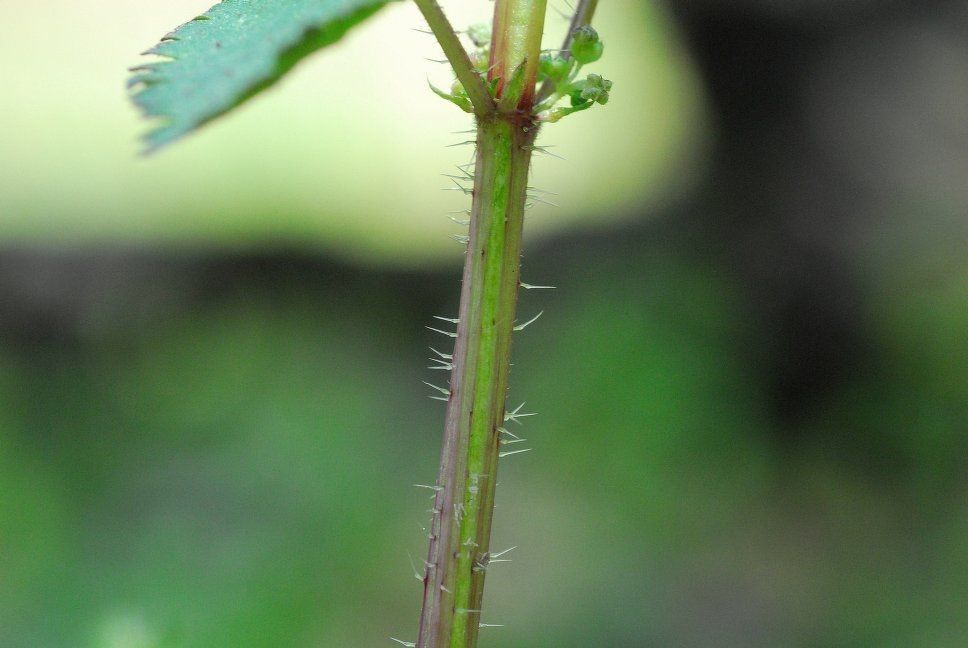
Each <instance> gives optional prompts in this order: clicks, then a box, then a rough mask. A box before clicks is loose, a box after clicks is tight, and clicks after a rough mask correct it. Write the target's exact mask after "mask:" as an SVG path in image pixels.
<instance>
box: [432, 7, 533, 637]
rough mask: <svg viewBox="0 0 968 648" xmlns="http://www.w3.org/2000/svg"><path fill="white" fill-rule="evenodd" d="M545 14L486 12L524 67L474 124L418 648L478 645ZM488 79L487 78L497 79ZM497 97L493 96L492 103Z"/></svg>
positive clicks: (508, 55)
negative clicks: (516, 86)
mask: <svg viewBox="0 0 968 648" xmlns="http://www.w3.org/2000/svg"><path fill="white" fill-rule="evenodd" d="M544 14H545V0H498V1H497V3H496V5H495V22H494V39H495V40H494V44H492V52H493V48H495V47H499V48H500V51H501V52H503V53H502V54H499V56H500V59H499V61H498V63H499V69H500V70H510V71H513V70H516V69H518V67H520V66H521V65H522V64H526V66H525V73H524V74H525V79H526V81H525V85H524V89H523V91H522V94H521V97H522V98H521V100H520V102H514V103H516V104H517V105H515V106H510V107H508V108H509V109H508V110H502V111H500V112H493V113H490V114H481V113H478V115H477V157H476V166H475V171H474V191H473V206H472V209H471V223H470V240H469V242H468V247H467V254H466V259H465V264H464V275H463V287H462V290H461V301H460V313H459V322H458V325H457V339H456V343H455V345H454V353H453V360H452V365H453V368H452V372H451V383H450V395H449V398H448V403H447V416H446V424H445V429H444V442H443V449H442V451H441V459H440V472H439V475H438V478H437V495H436V497H435V500H434V508H433V520H432V522H431V528H430V534H429V535H430V548H429V551H428V555H427V562H426V565H427V569H426V572H425V576H424V597H423V607H422V609H421V615H420V631H419V634H418V638H417V642H416V645H417V647H418V648H473V647H474V646H476V645H477V635H478V629H479V627H480V623H481V605H482V600H483V594H484V579H485V575H486V573H487V567H488V563H489V559H490V537H491V520H492V518H493V513H494V491H495V486H496V483H497V468H498V459H499V455H500V448H501V438H500V437H501V428H502V427H503V425H504V420H505V404H506V403H505V401H506V394H507V387H508V373H509V368H510V364H509V357H510V351H511V335H512V333H513V330H514V316H515V306H516V302H517V295H518V287H519V269H520V256H521V235H522V227H523V223H524V207H525V201H526V199H527V185H528V169H529V166H530V163H531V152H532V150H533V145H534V137H535V135H536V134H537V128H536V127H535V124H534V123H533V121H532V118H531V108H532V104H531V102H532V101H533V96H534V85H535V80H534V79H535V74H534V73H531V74H530V76H528V69H529V68H530V64H531V62H532V61H533V62H534V64H535V65H536V64H537V61H538V56H539V54H540V47H541V42H540V39H541V30H542V27H543V24H544ZM492 56H493V54H492ZM494 69H498V68H497V67H495V68H494ZM494 69H492V74H497V73H496V72H495V71H494ZM502 74H503V72H502ZM493 78H500V77H493ZM513 91H515V92H516V91H517V90H513ZM501 92H502V90H501V89H500V87H499V89H498V97H497V98H498V100H500V98H501ZM501 106H502V108H504V107H505V104H504V103H501Z"/></svg>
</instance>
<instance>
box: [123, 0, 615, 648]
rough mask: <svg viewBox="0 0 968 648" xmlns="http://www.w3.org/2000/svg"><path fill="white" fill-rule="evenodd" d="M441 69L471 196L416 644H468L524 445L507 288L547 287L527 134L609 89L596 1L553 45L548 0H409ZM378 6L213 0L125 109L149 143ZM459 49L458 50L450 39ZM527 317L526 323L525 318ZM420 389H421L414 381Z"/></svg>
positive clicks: (361, 0) (379, 1) (379, 2)
mask: <svg viewBox="0 0 968 648" xmlns="http://www.w3.org/2000/svg"><path fill="white" fill-rule="evenodd" d="M415 2H416V4H417V6H418V7H419V9H420V11H421V13H422V14H423V16H424V18H425V19H426V21H427V24H428V26H429V27H430V32H431V33H432V34H433V35H434V36H435V37H436V39H437V41H438V43H439V44H440V47H441V48H442V49H443V52H444V54H445V56H446V58H447V61H448V62H449V63H450V66H451V67H452V69H453V72H454V76H455V77H456V79H455V81H454V83H453V86H452V87H451V88H449V89H447V90H441V89H439V88H434V87H433V86H431V87H432V89H433V91H434V92H435V93H436V94H437V95H439V96H440V97H442V98H444V99H446V100H447V101H450V102H452V103H454V104H455V105H457V106H458V107H459V108H460V109H461V110H464V111H465V112H467V113H470V114H472V115H473V117H474V122H475V130H474V132H475V133H476V138H475V139H474V140H473V143H474V144H475V145H476V153H475V157H474V161H473V162H472V163H470V164H468V165H466V166H464V167H461V173H460V174H459V175H456V176H455V177H454V180H455V181H456V182H457V184H458V186H459V187H460V188H461V189H462V190H464V191H465V192H466V193H468V194H469V195H470V196H471V197H472V205H471V208H470V210H468V214H469V220H468V221H466V223H464V224H466V225H467V227H468V233H467V235H466V237H461V241H462V242H464V243H465V244H466V247H467V249H466V255H465V264H464V272H463V284H462V290H461V296H460V312H459V314H458V317H456V318H453V319H451V318H438V319H443V320H446V321H447V322H448V323H451V324H453V325H455V326H456V331H445V330H443V329H436V328H434V329H433V330H436V331H438V332H440V333H443V334H444V335H446V336H449V337H450V338H453V339H454V346H453V350H452V352H451V353H444V352H442V351H437V350H434V351H433V352H434V354H435V356H436V357H435V358H433V362H434V367H433V368H434V369H441V370H445V371H448V372H449V373H450V384H449V386H448V387H434V386H433V385H431V386H432V387H434V388H435V389H436V390H437V392H439V393H436V394H435V397H436V398H438V399H439V400H443V401H446V403H447V412H446V420H445V426H444V438H443V448H442V451H441V456H440V470H439V474H438V477H437V481H436V483H435V484H434V485H433V486H430V488H431V489H432V490H433V491H434V505H433V509H432V520H431V522H430V526H429V527H428V536H429V539H430V543H429V544H430V546H429V550H428V552H427V559H426V561H424V569H423V570H422V574H420V573H418V574H417V576H418V578H419V579H420V580H422V581H423V584H424V592H423V605H422V608H421V613H420V626H419V631H418V635H417V639H416V641H415V642H410V641H403V640H400V639H394V641H396V642H398V643H401V644H404V645H408V646H417V647H420V648H442V647H444V646H450V647H451V648H465V647H470V646H475V645H476V644H477V636H478V631H479V629H480V628H481V627H487V625H488V624H485V623H482V622H481V605H482V598H483V594H484V580H485V576H486V574H487V569H488V565H489V564H491V563H493V562H495V561H498V560H504V559H502V558H500V555H501V554H502V553H504V552H500V553H499V552H492V551H491V550H490V536H491V520H492V518H493V513H494V491H495V486H496V480H497V468H498V461H499V459H501V458H502V457H506V456H509V455H512V454H516V453H519V452H525V451H526V449H523V448H519V446H518V445H516V444H518V443H519V442H522V441H524V439H521V438H519V437H518V436H516V435H515V434H514V433H513V432H511V430H509V429H508V426H509V424H517V423H520V419H521V418H523V417H525V416H529V415H530V414H528V413H524V412H522V411H521V408H520V407H518V408H516V409H513V410H511V411H507V410H506V408H505V405H506V400H507V398H506V397H507V389H508V372H509V366H510V365H509V355H510V349H511V336H512V333H513V332H514V331H518V330H521V329H523V328H524V327H525V326H527V325H528V324H530V323H531V322H525V323H523V324H516V323H515V305H516V302H517V296H518V292H519V289H521V288H523V289H538V288H550V286H534V285H529V284H526V283H522V282H521V281H520V279H519V270H520V256H521V234H522V225H523V222H524V212H525V209H526V207H527V206H528V205H529V204H531V203H532V202H534V201H536V200H540V193H539V192H536V190H534V189H532V188H530V187H529V186H528V173H529V169H530V166H531V158H532V155H533V154H534V153H535V152H540V151H542V149H541V148H540V147H537V146H536V145H535V140H536V138H537V136H538V133H539V132H540V129H541V126H542V125H543V124H545V123H550V122H556V121H558V120H560V119H562V118H563V117H566V116H567V115H570V114H571V113H575V112H579V111H582V110H587V109H588V108H591V107H592V106H594V105H595V104H605V103H607V102H608V99H609V91H610V90H611V86H612V84H611V82H610V81H608V80H607V79H605V78H604V77H602V76H601V75H598V74H587V75H585V76H581V70H582V68H583V66H584V65H586V64H589V63H594V62H595V61H597V60H598V59H599V58H600V57H601V56H602V49H603V47H602V41H601V40H600V39H599V36H598V34H597V33H596V31H595V29H594V28H593V27H591V24H590V23H591V21H592V17H593V15H594V13H595V8H596V5H597V4H598V3H597V0H580V1H579V2H578V4H577V7H576V9H575V11H574V15H573V16H572V18H571V24H570V26H569V29H568V33H567V36H566V39H565V42H564V44H563V46H562V47H561V49H553V50H542V43H541V39H542V34H543V31H544V24H545V13H546V8H547V7H546V5H547V0H496V1H495V2H494V18H493V21H492V22H491V24H482V25H474V26H472V27H470V28H469V29H467V30H466V31H464V32H462V33H458V32H456V31H455V30H454V29H453V28H452V27H451V24H450V22H449V21H448V19H447V17H446V16H445V15H444V12H443V11H442V9H441V8H440V6H439V5H438V4H437V2H435V1H434V0H415ZM386 4H387V1H386V0H224V1H223V2H221V3H220V4H217V5H216V6H214V7H212V8H211V9H210V10H209V11H208V12H207V13H206V14H205V15H203V16H199V17H197V18H195V19H194V20H192V21H191V22H189V23H187V24H185V25H183V26H181V27H179V28H178V29H176V30H175V31H173V32H171V33H170V34H168V35H167V36H165V37H164V38H163V39H162V40H161V42H160V43H159V44H158V45H156V46H155V47H153V48H152V49H150V50H148V52H146V53H147V54H151V55H156V56H159V57H162V59H163V60H158V61H154V62H151V63H148V64H145V65H141V66H138V67H135V68H133V69H132V72H133V75H132V77H131V78H130V81H129V84H130V87H131V88H132V97H133V100H134V102H135V103H136V104H137V105H138V106H139V107H140V108H141V109H142V110H143V111H144V113H145V114H146V115H148V116H150V117H157V118H160V119H161V120H162V121H161V123H160V125H159V126H158V127H157V128H155V129H154V130H152V131H150V132H149V133H148V134H147V135H146V136H145V142H146V144H147V149H148V151H154V150H157V149H159V148H161V147H163V146H165V145H167V144H170V143H171V142H173V141H174V140H176V139H178V138H180V137H182V136H183V135H186V134H187V133H190V132H192V131H193V130H195V129H197V128H198V127H200V126H202V125H203V124H205V123H206V122H208V121H210V120H212V119H214V118H216V117H218V116H220V115H222V114H224V113H226V112H228V111H230V110H231V109H233V108H235V107H236V106H238V105H240V104H241V103H243V102H244V101H246V100H247V99H249V98H251V97H252V96H254V95H256V94H258V93H259V92H260V91H262V90H264V89H266V88H268V87H269V86H271V85H273V84H274V83H275V82H276V81H278V80H279V79H280V78H281V77H282V76H283V75H285V74H286V73H287V72H288V71H289V70H290V69H292V67H293V66H294V65H295V64H296V63H297V62H298V61H299V60H300V59H302V58H304V57H306V56H307V55H309V54H311V53H313V52H315V51H317V50H319V49H321V48H323V47H325V46H327V45H330V44H332V43H335V42H336V41H338V40H339V39H340V38H341V37H342V36H343V35H344V34H345V33H346V32H347V30H349V29H351V28H352V27H355V26H356V25H357V24H359V23H361V22H363V21H364V20H366V19H367V18H369V17H370V16H372V15H373V14H374V13H375V12H376V11H378V10H379V9H380V8H382V7H383V6H384V5H386ZM462 35H463V36H464V37H466V40H467V43H468V45H469V46H470V50H468V49H465V45H464V44H463V43H462V41H461V36H462ZM531 321H534V320H531ZM428 384H429V383H428Z"/></svg>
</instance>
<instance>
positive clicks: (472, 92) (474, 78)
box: [415, 0, 495, 117]
mask: <svg viewBox="0 0 968 648" xmlns="http://www.w3.org/2000/svg"><path fill="white" fill-rule="evenodd" d="M415 2H416V3H417V8H419V9H420V13H422V14H423V16H424V20H426V21H427V25H429V26H430V31H432V32H433V33H434V38H436V39H437V42H438V43H439V44H440V47H441V49H443V50H444V55H445V56H446V57H447V60H448V62H450V66H451V67H452V68H453V69H454V74H455V75H456V76H457V80H458V81H460V82H461V85H463V86H464V90H465V91H466V92H467V96H468V98H470V100H471V105H473V106H474V113H475V114H476V115H477V116H478V117H482V116H486V115H489V114H491V113H493V112H494V108H495V104H494V99H492V98H491V95H490V93H489V92H488V91H487V87H486V86H485V85H484V82H483V81H482V80H481V77H480V75H479V74H478V73H477V71H476V70H475V69H474V65H473V64H472V63H471V59H470V57H469V56H468V55H467V50H465V49H464V46H463V45H461V44H460V39H459V38H457V33H456V32H454V28H453V27H452V26H451V24H450V21H449V20H448V19H447V16H446V15H444V11H443V9H441V8H440V5H439V4H437V0H415Z"/></svg>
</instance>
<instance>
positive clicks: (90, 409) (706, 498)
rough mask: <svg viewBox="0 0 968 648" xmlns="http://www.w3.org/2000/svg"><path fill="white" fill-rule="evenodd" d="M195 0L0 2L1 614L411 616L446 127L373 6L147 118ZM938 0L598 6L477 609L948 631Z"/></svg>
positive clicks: (514, 638)
mask: <svg viewBox="0 0 968 648" xmlns="http://www.w3.org/2000/svg"><path fill="white" fill-rule="evenodd" d="M210 2H211V0H170V1H169V2H156V1H149V0H137V1H131V0H128V1H126V2H122V1H121V0H100V1H99V2H96V3H87V4H84V5H83V6H81V5H78V4H77V3H75V2H68V1H67V0H45V1H44V2H38V3H21V2H16V3H15V2H13V1H12V0H0V24H3V25H5V26H6V27H7V29H6V30H5V34H4V37H3V39H0V71H2V75H0V76H2V78H3V81H2V89H0V97H2V99H3V100H2V101H0V645H2V646H5V647H11V648H15V647H16V648H19V647H25V648H27V647H29V648H33V647H62V646H63V647H75V646H91V647H95V648H162V647H165V648H167V647H181V646H186V647H188V646H190V647H196V646H197V647H212V646H233V647H235V646H240V647H241V646H252V647H262V646H265V647H269V646H272V647H277V646H293V647H304V646H306V647H326V648H328V647H336V646H339V647H343V646H352V647H366V648H369V647H377V646H390V645H396V644H393V643H392V642H391V641H390V639H389V637H390V636H394V637H399V638H402V639H411V638H412V637H413V636H414V635H415V633H416V617H417V611H418V606H419V599H420V584H419V583H418V582H417V581H416V580H415V579H414V578H413V574H412V568H411V558H410V557H409V556H412V557H413V559H414V560H415V561H419V560H420V558H421V556H422V554H423V553H424V551H425V542H426V538H425V535H424V532H423V531H422V530H421V525H422V524H423V523H424V521H425V518H426V517H427V514H426V509H427V505H428V500H427V499H426V492H424V491H421V490H419V489H417V488H412V487H411V485H412V484H415V483H421V482H422V483H428V482H432V481H433V479H434V475H435V471H436V462H437V458H438V452H439V444H440V435H441V426H442V414H443V411H442V407H441V406H440V403H437V402H435V401H432V400H428V399H427V398H426V397H425V396H426V395H427V391H428V390H427V389H426V388H425V387H424V386H423V385H422V384H421V380H432V379H433V378H434V377H436V378H440V377H439V376H434V375H433V374H434V373H436V372H431V371H428V370H426V369H425V368H424V367H425V365H426V364H427V363H426V362H425V357H426V356H427V353H428V351H427V347H428V346H430V345H435V346H439V345H440V344H441V343H442V342H441V339H439V338H438V337H436V336H435V335H434V334H433V333H431V332H430V331H428V330H426V329H425V328H424V327H425V326H426V325H428V324H431V317H432V316H433V315H452V314H453V313H454V312H455V309H456V302H457V296H458V291H459V268H460V263H461V256H462V255H461V249H460V246H459V245H458V244H456V243H455V242H454V241H453V240H452V239H451V238H450V237H451V235H452V234H457V233H460V228H459V227H458V226H456V225H455V224H454V223H452V222H451V221H449V220H447V218H446V216H445V212H447V211H450V210H455V209H462V208H464V207H465V206H466V205H465V204H464V201H465V197H464V196H463V195H460V194H459V193H457V192H446V191H440V189H441V188H443V187H446V186H447V180H446V179H445V178H442V177H441V176H440V174H441V173H447V172H449V171H448V170H449V169H452V167H453V165H454V164H460V163H462V162H464V161H466V160H467V159H468V156H469V155H470V151H469V149H468V148H466V147H459V146H458V147H448V145H449V144H454V143H457V142H460V141H462V140H463V139H466V137H467V136H466V135H462V134H459V133H458V131H461V130H466V129H467V128H468V127H469V124H468V122H467V120H466V118H465V116H464V115H463V114H461V113H460V112H459V111H456V110H454V109H453V107H452V106H449V105H447V104H444V103H443V102H440V101H439V100H436V99H435V98H434V97H433V96H432V95H431V94H430V93H429V91H428V90H426V86H425V81H426V78H427V77H430V78H431V79H433V80H435V81H437V82H438V83H439V84H444V83H446V82H447V73H446V70H443V69H441V66H439V65H435V64H433V63H430V62H428V61H426V60H425V59H426V58H438V57H439V54H438V53H437V52H436V51H435V46H434V45H433V43H432V42H430V41H429V38H428V37H427V36H425V35H423V34H421V33H419V32H417V31H414V30H413V28H417V27H420V20H419V15H418V14H417V12H416V11H415V10H414V8H413V7H412V6H410V5H409V4H396V5H393V6H391V7H390V8H388V9H386V10H385V11H384V12H383V14H382V15H381V16H380V17H379V18H378V19H376V21H375V23H374V24H372V25H369V26H364V27H363V28H360V29H359V30H357V31H356V32H354V33H352V34H351V35H350V36H349V38H348V39H347V40H346V41H344V42H343V43H341V44H340V45H339V46H337V47H335V48H334V49H332V50H331V51H329V52H327V53H325V54H324V55H321V56H318V57H316V58H313V59H311V60H309V61H307V62H305V63H304V64H302V65H301V66H300V67H299V68H297V70H296V71H294V73H293V74H292V75H291V76H290V77H288V78H287V79H286V80H285V81H284V82H283V83H282V84H281V85H280V86H279V87H277V88H275V89H273V90H272V91H271V92H270V93H268V94H266V95H265V96H263V97H260V98H258V99H257V100H255V101H253V102H252V103H250V104H248V105H246V106H245V107H244V108H243V109H241V110H240V111H238V113H237V114H234V115H232V116H231V117H229V118H226V119H224V120H220V121H218V122H217V123H215V124H212V125H211V126H210V127H208V128H207V129H206V130H205V131H204V132H202V133H199V134H198V135H197V136H195V137H193V138H191V139H189V140H187V141H185V142H183V143H180V144H178V145H176V146H175V147H173V148H171V149H170V150H166V151H165V152H163V153H162V154H159V155H157V156H155V157H152V158H148V159H145V158H139V157H138V155H137V154H138V145H137V141H136V138H137V135H138V134H139V133H140V132H143V131H144V130H145V128H146V127H147V126H146V124H145V123H144V122H142V121H141V120H140V119H139V117H138V115H137V114H136V112H135V110H134V109H133V108H131V106H130V105H129V104H128V103H127V101H126V98H125V94H124V89H123V83H124V77H125V68H126V67H128V66H130V65H134V64H136V63H137V62H138V57H137V53H138V52H139V51H142V50H144V49H146V48H147V47H148V46H150V45H151V44H153V43H154V42H155V41H156V40H157V39H158V38H159V37H160V36H161V35H162V34H164V33H165V32H166V31H168V30H169V29H170V28H171V27H173V26H175V25H177V24H179V23H181V22H184V21H185V20H186V19H189V18H191V17H192V16H194V15H196V14H198V13H200V12H202V11H204V10H205V9H206V8H207V7H208V5H209V4H210ZM552 4H555V5H557V6H558V8H559V9H562V10H566V9H567V7H566V6H565V4H564V3H560V2H559V3H556V2H554V1H553V2H552ZM445 6H446V8H447V9H448V10H449V11H451V12H452V14H453V15H454V16H455V22H457V23H458V24H466V23H467V22H470V21H474V20H479V19H484V18H486V17H487V14H488V11H489V9H490V5H489V4H488V3H486V2H483V1H481V2H476V1H475V2H466V3H457V2H450V3H446V4H445ZM965 7H966V5H965V4H964V2H961V1H920V2H914V1H913V0H912V1H906V0H891V1H885V0H881V1H876V2H875V1H870V0H843V1H841V2H832V1H823V0H786V1H785V2H772V1H767V0H741V1H732V2H722V1H718V0H683V1H680V2H668V3H662V2H648V3H647V2H637V1H636V2H633V1H632V0H624V1H622V2H603V3H602V7H601V9H600V12H601V18H600V21H599V25H600V29H601V32H602V34H603V37H604V39H605V41H606V43H607V48H606V57H605V59H603V61H602V62H601V63H600V64H598V65H597V66H596V68H597V71H600V72H602V73H604V74H605V75H606V76H608V77H609V78H612V79H614V81H615V91H614V93H613V100H612V102H611V103H610V104H609V105H608V106H607V107H606V108H604V109H596V110H593V111H589V112H588V113H583V114H582V115H580V116H576V117H573V118H569V119H567V120H565V121H564V122H562V123H560V124H558V125H556V126H555V127H554V128H549V129H547V131H546V133H545V134H544V135H543V136H542V137H543V143H544V144H547V145H549V146H553V147H555V148H552V149H550V150H551V151H553V152H555V153H556V154H557V155H559V156H560V158H563V159H560V158H559V157H543V158H540V159H538V160H537V161H536V164H535V170H534V173H535V184H537V185H538V186H539V187H541V188H544V189H548V190H550V191H554V192H556V193H557V194H558V196H556V197H555V198H554V199H553V200H554V202H556V203H558V206H557V207H551V206H548V205H539V206H536V207H535V209H534V210H533V211H532V213H531V214H530V218H529V222H528V225H527V243H526V254H525V258H524V274H523V276H524V279H525V280H526V281H529V282H531V283H539V284H553V285H556V286H558V290H556V291H541V292H538V291H531V292H526V293H525V294H524V295H523V296H522V300H521V304H520V311H521V314H522V317H527V318H530V317H531V315H533V314H534V313H536V312H537V311H544V316H543V317H542V318H541V319H540V320H538V321H537V322H536V323H535V324H534V325H532V326H531V327H529V328H528V329H527V330H526V331H523V332H521V333H520V334H518V337H517V338H516V341H515V349H514V351H515V353H514V356H515V358H514V370H513V376H512V383H513V386H512V392H511V398H512V399H513V401H514V403H513V404H517V402H520V401H527V403H528V409H532V410H534V411H537V412H539V413H540V415H539V416H537V417H534V418H532V419H529V420H528V423H527V426H526V428H523V429H522V430H523V431H525V432H526V433H527V434H526V436H527V437H528V438H529V440H530V442H531V444H532V447H533V448H534V450H533V451H532V452H531V453H526V454H524V455H520V456H515V457H511V458H508V459H506V460H505V462H504V463H503V464H502V468H501V483H500V489H499V493H498V509H497V516H496V523H495V524H496V526H495V531H494V543H495V546H496V547H498V548H501V547H510V546H517V549H515V550H514V551H513V552H511V554H509V556H510V557H513V558H514V562H511V563H502V564H499V565H495V566H494V567H493V568H492V569H491V571H490V574H489V578H488V594H487V597H486V608H485V611H484V617H483V621H485V622H487V623H494V624H504V627H500V628H489V629H487V630H485V631H484V633H483V635H482V640H481V645H482V646H484V647H487V646H493V647H499V646H500V647H505V646H507V647H522V648H524V647H528V648H545V647H548V648H550V647H555V648H562V647H571V646H574V647H578V646H582V647H587V646H609V647H611V646H622V647H625V646H629V647H635V646H656V647H665V646H686V647H688V646H697V647H706V646H708V647H730V646H736V647H747V646H748V647H781V646H790V647H801V646H802V647H808V646H831V647H832V646H838V647H839V646H858V647H860V646H865V647H866V646H876V647H880V646H897V647H921V646H924V647H931V648H935V647H938V648H944V647H949V646H950V647H955V646H963V645H965V637H968V612H966V610H968V607H966V600H968V461H966V460H968V437H966V431H968V424H966V421H968V368H966V366H968V335H966V330H968V257H966V243H968V219H966V216H968V11H966V8H965ZM564 26H565V22H564V20H563V19H561V18H559V17H557V15H556V14H555V13H552V17H551V18H550V24H549V30H548V44H549V46H554V43H556V42H558V39H559V37H560V35H561V33H562V32H563V31H564Z"/></svg>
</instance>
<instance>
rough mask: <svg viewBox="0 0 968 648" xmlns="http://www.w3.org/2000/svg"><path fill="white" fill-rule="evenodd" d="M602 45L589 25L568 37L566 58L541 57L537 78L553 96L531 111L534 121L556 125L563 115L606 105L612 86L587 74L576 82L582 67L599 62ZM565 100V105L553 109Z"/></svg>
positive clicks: (550, 55) (599, 77)
mask: <svg viewBox="0 0 968 648" xmlns="http://www.w3.org/2000/svg"><path fill="white" fill-rule="evenodd" d="M604 49H605V48H604V44H603V43H602V40H601V38H599V36H598V32H597V31H595V28H594V27H592V26H590V25H585V26H583V27H579V28H578V29H576V30H575V31H574V32H573V33H572V35H571V47H570V49H569V50H568V52H567V54H565V53H558V54H551V53H545V54H542V55H541V64H540V67H539V68H538V75H539V78H540V80H541V81H544V82H546V83H550V84H552V86H553V87H554V92H553V93H552V94H551V96H550V97H548V98H547V99H545V100H544V101H542V102H541V104H540V105H538V106H537V107H536V108H535V114H536V117H537V119H538V121H546V122H556V121H558V120H559V119H561V118H562V117H565V116H566V115H570V114H571V113H574V112H578V111H580V110H586V109H588V108H591V107H592V106H593V105H595V104H602V105H605V104H607V103H608V99H609V91H610V90H611V89H612V82H611V81H609V80H608V79H606V78H605V77H603V76H601V75H600V74H589V75H587V76H586V77H585V78H584V79H579V78H578V74H579V72H580V71H581V68H582V66H584V65H586V64H588V63H594V62H595V61H597V60H598V59H600V58H602V53H603V52H604ZM566 97H567V98H568V101H569V105H567V106H557V104H558V102H559V101H561V100H562V99H564V98H566Z"/></svg>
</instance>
